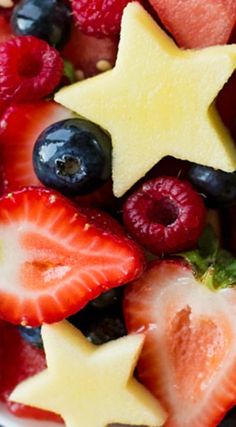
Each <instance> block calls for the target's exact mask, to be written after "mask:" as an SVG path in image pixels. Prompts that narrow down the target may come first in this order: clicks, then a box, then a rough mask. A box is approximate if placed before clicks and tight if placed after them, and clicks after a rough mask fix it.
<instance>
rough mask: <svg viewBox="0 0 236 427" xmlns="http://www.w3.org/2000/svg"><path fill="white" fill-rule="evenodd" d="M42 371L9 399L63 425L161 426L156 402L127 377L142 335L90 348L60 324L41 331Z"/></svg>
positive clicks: (73, 330) (79, 335)
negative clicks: (47, 412) (55, 416)
mask: <svg viewBox="0 0 236 427" xmlns="http://www.w3.org/2000/svg"><path fill="white" fill-rule="evenodd" d="M42 337H43V342H44V348H45V352H46V359H47V366H48V368H47V369H46V370H45V371H43V372H41V373H39V374H37V375H36V376H34V377H31V378H30V379H28V380H26V381H24V382H23V383H21V384H20V385H18V386H17V387H16V389H15V390H14V391H13V393H12V395H11V396H10V399H11V400H13V401H17V402H20V403H24V404H28V405H31V406H35V407H38V408H42V409H47V410H50V411H53V412H55V413H57V414H60V415H61V416H62V418H63V419H64V420H65V423H66V426H67V427H106V426H107V425H108V424H111V423H121V424H130V425H141V424H143V425H148V426H155V427H156V426H160V425H163V423H164V421H165V419H166V417H165V413H164V411H163V410H162V408H161V406H160V405H159V403H158V401H157V400H156V399H155V398H154V397H153V396H152V395H151V394H150V393H149V392H148V391H147V390H146V389H145V388H144V387H143V386H142V385H141V384H140V383H138V382H137V381H136V380H135V379H134V377H132V374H133V370H134V368H135V365H136V362H137V359H138V356H139V353H140V351H141V347H142V344H143V339H144V337H143V335H129V336H125V337H122V338H120V339H118V340H115V341H110V342H109V343H106V344H103V345H101V346H95V345H93V344H91V343H90V342H88V341H87V339H86V338H85V337H84V336H83V335H82V333H81V332H80V331H79V330H78V329H76V328H75V327H74V326H72V325H71V324H70V323H68V322H66V321H64V322H60V323H56V324H53V325H50V326H49V325H47V326H46V325H45V326H43V327H42Z"/></svg>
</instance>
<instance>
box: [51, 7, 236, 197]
mask: <svg viewBox="0 0 236 427" xmlns="http://www.w3.org/2000/svg"><path fill="white" fill-rule="evenodd" d="M235 68H236V46H235V45H228V46H215V47H210V48H206V49H202V50H191V51H190V50H181V49H179V48H178V47H177V46H176V45H175V43H174V42H173V41H172V39H171V38H170V37H168V36H167V35H166V34H165V32H163V31H162V29H161V28H159V26H158V25H157V24H156V23H155V22H154V20H153V19H152V18H151V17H150V16H149V15H148V13H147V12H146V11H145V10H144V9H143V8H142V7H141V6H140V5H139V4H138V3H136V2H132V3H129V4H128V6H127V7H126V9H125V11H124V15H123V20H122V28H121V40H120V45H119V51H118V58H117V62H116V66H115V68H114V69H113V70H111V71H108V72H106V73H104V74H102V75H99V76H96V77H93V78H90V79H87V80H85V81H83V82H80V83H76V84H74V85H71V86H68V87H65V88H64V89H62V90H61V91H59V92H58V93H57V94H56V98H55V99H56V101H58V102H59V103H61V104H63V105H64V106H66V107H68V108H70V109H71V110H73V111H75V112H77V113H78V114H80V115H82V116H84V117H86V118H88V119H89V120H92V121H94V122H95V123H97V124H99V125H100V126H102V127H103V128H104V129H106V130H107V131H108V132H109V133H110V134H111V137H112V144H113V182H114V193H115V194H116V195H117V196H121V195H122V194H123V193H124V192H125V191H126V190H128V189H129V188H130V187H131V186H132V185H133V184H134V183H135V182H136V181H137V180H139V179H140V178H141V177H142V176H144V175H145V174H146V173H147V172H148V170H150V169H151V168H152V166H154V165H155V164H156V163H157V162H158V161H159V160H160V159H161V158H163V157H164V156H166V155H171V156H174V157H177V158H180V159H187V160H190V161H193V162H196V163H200V164H204V165H208V166H212V167H214V168H216V169H223V170H225V171H233V170H234V169H236V150H235V148H234V146H233V141H232V139H231V137H230V135H229V133H228V132H227V130H226V129H225V127H224V126H223V124H222V122H221V120H220V118H219V116H218V114H217V113H216V110H215V107H214V104H213V101H214V99H215V98H216V96H217V94H218V92H219V91H220V89H221V88H222V87H223V85H224V84H225V82H226V81H227V80H228V78H229V76H230V75H231V74H232V72H233V70H234V69H235Z"/></svg>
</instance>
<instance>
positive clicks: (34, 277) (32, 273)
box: [0, 187, 143, 326]
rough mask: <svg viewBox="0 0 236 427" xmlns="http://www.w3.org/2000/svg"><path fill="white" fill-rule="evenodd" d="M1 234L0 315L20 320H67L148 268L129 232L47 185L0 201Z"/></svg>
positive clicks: (28, 321) (11, 195)
mask: <svg viewBox="0 0 236 427" xmlns="http://www.w3.org/2000/svg"><path fill="white" fill-rule="evenodd" d="M0 235H1V261H0V301H1V304H0V317H2V318H3V319H4V320H7V321H9V322H12V323H16V324H19V323H23V324H29V325H31V326H37V325H39V324H42V323H43V322H45V323H52V322H57V321H59V320H62V319H63V318H65V317H67V316H69V315H71V314H73V313H75V312H77V311H78V310H79V309H81V308H82V307H83V306H84V305H86V304H87V302H88V301H90V300H92V299H94V298H95V297H97V296H98V295H100V294H101V293H102V292H104V291H107V290H108V289H110V288H113V287H116V286H120V285H123V284H125V283H127V282H129V281H131V280H133V279H135V278H136V277H137V276H139V275H140V274H141V273H142V270H143V256H142V253H141V251H140V249H139V248H138V246H136V245H135V243H133V242H132V241H131V240H130V239H129V238H127V237H125V236H123V235H121V234H119V235H116V234H114V233H113V234H111V232H110V231H108V232H106V231H104V230H102V229H101V228H100V227H96V225H94V224H92V223H91V221H89V219H88V218H87V217H86V215H85V214H82V213H80V212H79V210H78V209H77V208H76V206H74V205H73V204H72V203H71V202H70V201H69V200H67V199H66V198H65V197H63V196H62V195H60V194H58V193H56V192H54V191H51V190H47V189H44V188H36V187H35V188H26V189H23V190H21V191H18V192H15V193H10V194H8V195H7V196H5V197H3V198H1V199H0Z"/></svg>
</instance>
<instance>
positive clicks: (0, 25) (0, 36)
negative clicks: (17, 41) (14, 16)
mask: <svg viewBox="0 0 236 427" xmlns="http://www.w3.org/2000/svg"><path fill="white" fill-rule="evenodd" d="M10 37H12V32H11V28H10V24H9V22H8V21H7V20H6V19H5V17H4V16H0V43H2V42H5V41H7V40H8V39H9V38H10Z"/></svg>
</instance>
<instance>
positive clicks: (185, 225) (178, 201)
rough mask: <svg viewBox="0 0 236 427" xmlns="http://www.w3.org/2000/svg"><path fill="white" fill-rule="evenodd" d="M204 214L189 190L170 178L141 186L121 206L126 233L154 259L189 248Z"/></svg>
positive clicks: (197, 235) (154, 180)
mask: <svg viewBox="0 0 236 427" xmlns="http://www.w3.org/2000/svg"><path fill="white" fill-rule="evenodd" d="M205 214H206V210H205V207H204V203H203V201H202V199H201V197H200V196H199V195H198V193H197V192H196V191H195V190H194V189H193V188H192V186H191V185H190V184H189V183H188V182H185V181H181V180H179V179H177V178H173V177H160V178H156V179H153V180H150V181H148V182H146V183H144V184H143V185H142V186H141V187H140V188H138V189H137V190H136V191H135V192H134V193H133V194H131V196H129V197H128V199H127V201H126V203H125V205H124V223H125V226H126V228H127V230H128V231H129V232H130V233H131V235H133V236H134V238H135V239H136V240H137V241H138V242H139V243H141V244H142V245H143V246H144V247H145V248H147V249H148V250H150V251H151V252H152V253H154V254H157V255H159V254H162V253H171V252H172V253H173V252H178V251H181V250H184V249H190V248H192V247H193V246H194V245H195V244H196V243H197V240H198V238H199V237H200V234H201V232H202V230H203V227H204V222H205Z"/></svg>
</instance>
